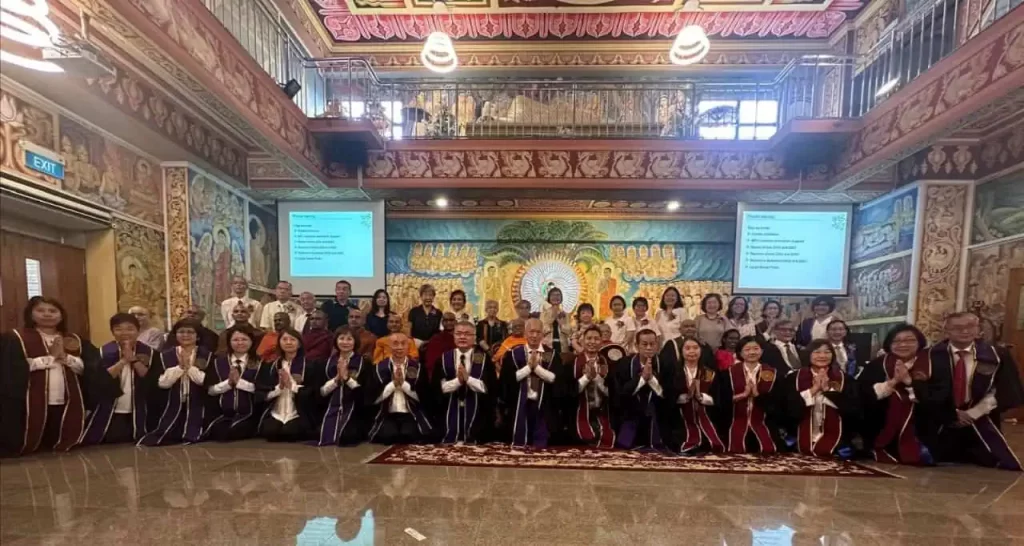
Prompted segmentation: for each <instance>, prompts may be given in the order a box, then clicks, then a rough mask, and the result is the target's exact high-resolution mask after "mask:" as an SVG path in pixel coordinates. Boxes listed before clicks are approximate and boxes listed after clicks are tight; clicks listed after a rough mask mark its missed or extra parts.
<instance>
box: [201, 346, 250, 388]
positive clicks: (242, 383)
mask: <svg viewBox="0 0 1024 546" xmlns="http://www.w3.org/2000/svg"><path fill="white" fill-rule="evenodd" d="M229 364H230V365H231V368H234V369H236V370H238V383H235V388H236V389H238V390H240V391H245V392H248V393H253V392H256V385H254V384H253V383H252V382H250V381H246V380H245V379H242V372H244V371H245V367H246V365H248V364H249V355H231V360H230V361H229ZM229 390H231V380H229V379H225V380H223V381H221V382H220V383H217V384H216V385H212V386H211V387H210V388H209V390H208V391H207V392H209V393H210V396H220V395H222V394H224V393H226V392H228V391H229Z"/></svg>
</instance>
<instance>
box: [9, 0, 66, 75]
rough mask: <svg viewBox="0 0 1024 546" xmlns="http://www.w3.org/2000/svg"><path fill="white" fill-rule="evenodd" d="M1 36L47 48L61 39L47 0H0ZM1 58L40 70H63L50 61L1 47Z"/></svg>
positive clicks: (28, 44)
mask: <svg viewBox="0 0 1024 546" xmlns="http://www.w3.org/2000/svg"><path fill="white" fill-rule="evenodd" d="M0 16H2V17H0V36H3V37H4V38H6V39H8V40H12V41H15V42H19V43H22V44H25V45H27V46H30V47H34V48H38V49H46V48H51V47H54V46H55V45H56V44H57V42H58V41H59V40H60V29H58V28H57V25H55V24H54V23H53V21H51V20H50V6H49V5H47V3H46V0H0ZM0 62H5V63H11V64H16V65H19V66H23V67H25V68H30V69H32V70H39V71H41V72H63V71H64V69H63V68H61V67H59V66H57V65H56V64H54V63H52V62H50V61H44V60H41V59H32V58H28V57H23V56H21V55H18V54H16V53H12V52H10V51H4V50H2V49H0Z"/></svg>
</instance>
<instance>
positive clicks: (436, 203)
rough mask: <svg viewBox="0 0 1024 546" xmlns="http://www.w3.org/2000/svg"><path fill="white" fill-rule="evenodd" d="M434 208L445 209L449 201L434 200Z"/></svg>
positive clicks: (442, 199) (442, 198) (439, 198)
mask: <svg viewBox="0 0 1024 546" xmlns="http://www.w3.org/2000/svg"><path fill="white" fill-rule="evenodd" d="M434 206H436V207H438V208H442V209H443V208H445V207H447V206H448V200H447V199H445V198H444V197H438V198H437V199H434Z"/></svg>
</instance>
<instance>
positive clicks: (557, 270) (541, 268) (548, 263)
mask: <svg viewBox="0 0 1024 546" xmlns="http://www.w3.org/2000/svg"><path fill="white" fill-rule="evenodd" d="M552 288H558V289H559V290H561V291H562V308H563V309H567V310H569V309H575V308H576V305H577V304H578V303H579V302H580V298H581V297H583V296H584V295H585V294H586V293H587V277H586V275H585V274H584V271H583V270H582V269H581V268H580V266H579V265H577V264H571V263H569V262H568V260H567V259H566V257H565V256H564V255H561V254H558V253H546V254H543V255H541V256H538V257H537V258H536V259H534V260H532V261H531V262H529V263H527V264H524V265H522V266H520V267H519V270H518V271H516V274H515V277H514V278H513V280H512V294H513V295H514V299H515V300H516V301H519V300H521V299H523V300H527V301H529V302H530V305H531V306H532V308H533V310H534V311H540V310H541V309H542V308H543V306H544V305H545V304H547V301H548V292H549V291H550V290H551V289H552Z"/></svg>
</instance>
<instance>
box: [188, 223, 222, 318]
mask: <svg viewBox="0 0 1024 546" xmlns="http://www.w3.org/2000/svg"><path fill="white" fill-rule="evenodd" d="M192 275H193V276H194V277H195V282H194V284H193V286H194V287H196V298H197V301H196V302H195V303H196V305H198V306H199V307H201V308H203V309H209V308H210V307H211V306H212V305H213V302H214V298H213V283H214V269H213V234H211V233H209V232H207V233H204V234H203V236H202V237H201V238H200V239H199V243H198V244H196V245H195V255H194V256H193V258H192ZM229 281H230V279H229Z"/></svg>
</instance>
